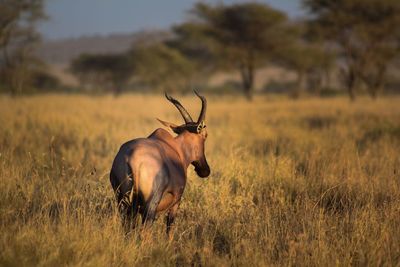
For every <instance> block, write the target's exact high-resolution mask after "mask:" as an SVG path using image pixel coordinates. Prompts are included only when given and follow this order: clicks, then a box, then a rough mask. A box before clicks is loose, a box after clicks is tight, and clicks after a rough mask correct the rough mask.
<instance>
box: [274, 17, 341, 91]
mask: <svg viewBox="0 0 400 267" xmlns="http://www.w3.org/2000/svg"><path fill="white" fill-rule="evenodd" d="M293 35H294V38H293V41H292V42H291V43H290V44H289V45H288V46H286V47H284V48H282V49H280V51H278V55H279V56H278V61H277V62H278V63H280V64H282V65H283V66H284V67H286V68H287V69H290V70H293V71H295V72H296V74H297V82H296V87H295V90H294V91H293V92H292V96H293V97H295V98H297V97H299V96H300V95H301V93H302V92H304V91H306V90H309V91H313V92H314V93H317V94H318V93H319V92H320V91H321V87H322V82H323V80H324V79H325V81H326V83H328V82H329V76H330V71H331V69H332V66H333V63H334V60H335V55H334V54H333V53H332V52H331V51H330V50H328V49H327V47H325V46H324V44H323V43H321V42H320V41H318V40H316V39H314V38H309V36H308V29H307V25H305V24H304V23H302V22H296V26H295V25H293Z"/></svg>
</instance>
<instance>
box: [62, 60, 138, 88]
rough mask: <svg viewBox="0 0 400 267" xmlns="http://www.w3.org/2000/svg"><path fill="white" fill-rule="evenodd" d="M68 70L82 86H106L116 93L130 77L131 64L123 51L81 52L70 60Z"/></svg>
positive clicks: (131, 71)
mask: <svg viewBox="0 0 400 267" xmlns="http://www.w3.org/2000/svg"><path fill="white" fill-rule="evenodd" d="M70 71H71V72H72V73H73V74H74V75H75V76H77V77H78V79H79V81H80V82H81V85H82V86H83V87H89V88H90V87H92V88H93V87H94V86H96V87H104V86H106V87H107V86H108V87H109V88H110V89H111V91H112V92H113V93H114V94H115V95H118V94H120V93H121V92H122V90H123V89H124V86H126V85H127V83H128V82H129V79H130V78H131V77H132V74H133V64H132V62H131V60H130V58H129V56H128V55H126V54H124V53H121V54H83V55H80V56H79V57H78V58H76V59H74V60H73V61H72V62H71V65H70ZM92 88H90V89H92Z"/></svg>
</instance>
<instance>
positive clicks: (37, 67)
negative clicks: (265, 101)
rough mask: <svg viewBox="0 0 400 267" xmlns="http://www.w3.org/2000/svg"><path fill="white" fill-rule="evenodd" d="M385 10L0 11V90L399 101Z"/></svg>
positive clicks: (96, 5) (25, 4)
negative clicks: (384, 97)
mask: <svg viewBox="0 0 400 267" xmlns="http://www.w3.org/2000/svg"><path fill="white" fill-rule="evenodd" d="M398 25H400V2H399V1H396V0H381V1H376V0H346V1H344V0H338V1H324V0H303V1H302V0H283V1H279V0H265V1H179V0H173V1H168V2H167V1H144V0H141V1H128V0H118V1H106V0H98V1H96V0H86V1H67V0H48V1H44V0H18V1H16V0H4V1H1V3H0V91H1V92H3V93H7V94H12V95H21V94H33V93H45V92H53V93H58V92H60V93H61V92H62V93H69V92H84V93H86V94H104V93H112V94H115V95H118V94H121V93H126V92H135V91H137V92H143V93H144V92H146V93H147V92H150V93H151V92H160V91H169V92H182V93H184V92H189V91H191V90H192V89H193V88H197V89H200V90H203V91H205V90H207V91H209V93H211V92H212V93H215V94H228V93H229V94H237V95H243V96H245V97H246V98H247V99H249V100H251V99H252V97H253V95H254V94H262V93H275V94H284V95H288V96H290V97H292V98H298V97H303V96H310V95H312V96H321V97H327V96H335V95H348V96H349V97H350V99H351V100H354V99H356V98H357V96H359V95H369V96H371V97H372V98H376V97H378V96H379V95H381V94H394V93H399V92H400V90H399V85H400V75H399V68H400V62H399V55H400V49H399V48H400V28H399V27H398Z"/></svg>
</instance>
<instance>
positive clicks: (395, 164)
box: [0, 95, 400, 266]
mask: <svg viewBox="0 0 400 267" xmlns="http://www.w3.org/2000/svg"><path fill="white" fill-rule="evenodd" d="M181 99H182V102H183V103H184V105H185V106H187V107H188V109H189V110H190V111H191V113H192V114H193V116H196V115H197V114H198V113H197V112H198V111H199V108H200V103H199V100H198V99H197V98H195V97H194V96H187V97H182V98H181ZM208 102H209V110H208V114H207V115H208V116H207V124H208V128H207V129H208V133H209V139H208V140H207V145H206V154H207V159H208V161H209V164H210V166H211V169H212V174H211V176H210V178H209V179H200V178H197V177H196V175H195V173H194V172H193V171H192V170H190V171H189V178H188V180H189V181H188V184H187V187H186V191H185V194H184V197H183V201H182V204H181V207H180V211H179V213H178V218H177V220H176V229H175V236H174V239H173V240H172V241H169V240H168V239H167V238H166V236H165V226H164V219H163V218H159V219H158V221H157V223H156V224H155V225H154V227H153V228H152V229H150V230H149V231H146V232H142V233H140V230H137V231H135V232H134V233H133V234H132V235H130V236H129V237H125V236H124V233H123V229H122V228H121V225H120V221H119V217H118V214H117V212H116V207H115V203H114V202H115V201H114V196H113V192H112V189H111V186H110V184H109V178H108V171H109V169H110V166H111V163H112V160H113V157H114V156H115V153H116V152H117V150H118V148H119V146H120V145H121V144H122V143H123V142H125V141H127V140H130V139H133V138H135V137H143V136H147V135H149V134H150V133H151V132H152V131H153V130H154V129H156V128H157V127H160V126H161V125H159V123H158V122H157V121H156V120H155V118H156V117H158V118H160V119H165V120H170V121H173V122H175V123H178V122H181V118H180V117H179V114H178V112H177V111H176V110H175V108H174V107H173V106H172V105H171V104H169V103H168V102H167V101H166V100H165V99H163V98H162V97H161V96H150V95H149V96H141V95H126V96H121V97H118V98H113V97H111V96H101V97H89V96H78V95H68V96H67V95H65V96H56V95H48V96H40V97H39V96H35V97H26V98H18V99H13V98H8V97H1V98H0V125H1V127H0V153H1V154H0V179H1V183H0V215H1V220H0V231H1V233H2V234H1V235H0V265H1V266H21V265H25V266H37V265H41V266H62V265H73V266H75V265H84V266H132V265H142V266H148V265H161V266H164V265H168V266H172V265H178V266H185V265H200V264H201V265H205V266H221V265H223V266H231V265H240V266H263V265H286V266H287V265H303V266H332V265H336V264H339V265H361V266H365V265H373V266H376V265H388V266H396V265H398V264H399V263H400V242H399V240H400V227H399V225H400V215H399V214H400V175H399V172H400V152H399V151H400V106H399V105H398V103H400V98H398V97H394V98H385V99H379V100H377V101H372V100H369V99H360V100H359V101H357V102H355V103H353V104H351V103H349V101H348V100H347V99H345V98H336V99H322V100H321V99H304V100H298V101H290V100H286V99H278V98H273V97H272V98H264V97H259V98H256V99H255V101H254V102H253V103H248V102H246V101H244V100H243V99H239V98H238V99H236V98H230V97H209V98H208Z"/></svg>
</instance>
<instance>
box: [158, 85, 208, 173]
mask: <svg viewBox="0 0 400 267" xmlns="http://www.w3.org/2000/svg"><path fill="white" fill-rule="evenodd" d="M194 93H195V94H196V95H197V96H198V97H199V98H200V99H201V104H202V106H201V111H200V115H199V117H198V119H197V121H196V122H194V121H193V119H192V117H191V116H190V114H189V112H187V110H186V109H185V108H184V107H183V106H182V104H181V103H179V101H178V100H176V99H174V98H172V97H171V96H169V95H168V94H167V93H165V97H166V98H167V99H168V100H169V101H170V102H171V103H172V104H174V106H175V107H176V108H177V109H178V111H179V113H180V114H181V115H182V117H183V119H184V121H185V123H184V124H182V125H175V124H173V123H170V122H166V121H162V120H160V119H159V121H160V122H161V123H162V124H164V125H165V126H167V127H169V128H171V129H172V131H173V132H174V133H176V134H178V136H181V137H182V138H183V139H184V141H185V147H184V148H183V149H184V150H185V151H184V153H185V154H186V156H187V157H188V158H189V160H190V163H191V164H192V165H193V166H194V170H195V171H196V173H197V175H198V176H200V177H202V178H205V177H208V176H209V175H210V167H209V166H208V163H207V159H206V155H205V153H204V144H205V141H206V139H207V129H206V123H205V117H206V111H207V100H206V98H205V97H204V96H201V95H199V94H198V93H197V92H196V91H194Z"/></svg>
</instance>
